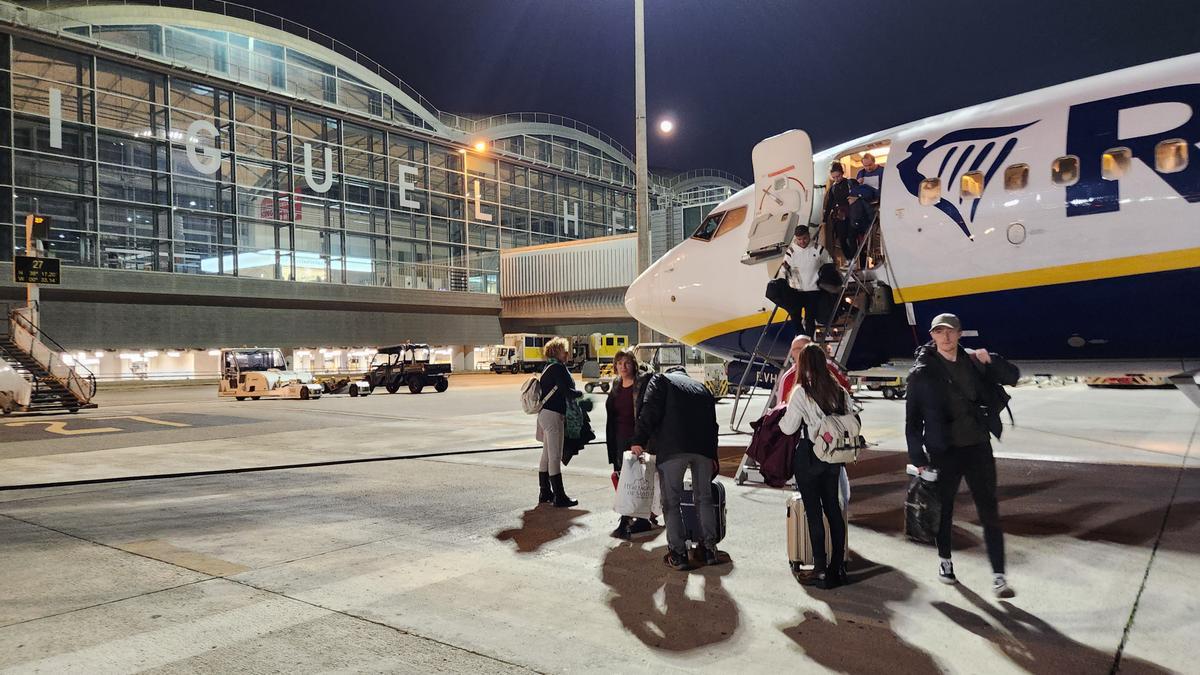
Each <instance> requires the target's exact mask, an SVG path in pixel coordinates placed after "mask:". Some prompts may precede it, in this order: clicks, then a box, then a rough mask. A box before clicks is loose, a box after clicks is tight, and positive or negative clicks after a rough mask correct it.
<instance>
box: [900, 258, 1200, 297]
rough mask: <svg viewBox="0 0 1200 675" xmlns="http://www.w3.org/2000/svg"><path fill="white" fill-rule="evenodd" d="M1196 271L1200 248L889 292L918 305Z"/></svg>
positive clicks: (1199, 259)
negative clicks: (1101, 280) (1035, 287)
mask: <svg viewBox="0 0 1200 675" xmlns="http://www.w3.org/2000/svg"><path fill="white" fill-rule="evenodd" d="M1192 267H1200V248H1186V249H1182V250H1179V251H1166V252H1164V253H1147V254H1144V255H1136V256H1129V257H1127V258H1111V259H1109V260H1097V261H1094V262H1085V263H1074V264H1071V265H1060V266H1058V267H1044V268H1041V269H1035V270H1024V271H1022V272H1008V273H1005V274H991V275H988V276H985V277H975V278H973V279H959V280H957V281H944V282H940V283H936V284H924V285H922V286H909V287H908V288H896V289H893V290H892V297H893V299H895V301H896V302H921V301H922V300H936V299H938V298H953V297H955V296H959V295H975V294H977V293H995V292H997V291H1011V290H1014V289H1018V288H1032V287H1034V286H1050V285H1053V284H1069V283H1074V282H1079V281H1095V280H1097V279H1112V278H1115V277H1127V276H1132V275H1135V274H1152V273H1154V272H1170V271H1173V270H1184V269H1190V268H1192Z"/></svg>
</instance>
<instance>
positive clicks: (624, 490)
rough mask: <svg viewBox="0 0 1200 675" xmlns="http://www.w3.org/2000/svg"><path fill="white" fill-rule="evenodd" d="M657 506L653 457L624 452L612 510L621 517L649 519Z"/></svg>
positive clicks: (656, 480)
mask: <svg viewBox="0 0 1200 675" xmlns="http://www.w3.org/2000/svg"><path fill="white" fill-rule="evenodd" d="M657 504H658V476H657V472H656V471H655V470H654V455H650V454H646V453H643V454H642V455H641V456H640V457H637V456H634V454H633V453H632V452H629V451H626V452H625V454H624V456H623V458H622V461H621V479H620V480H619V481H618V482H617V496H616V499H615V501H614V503H613V510H614V511H616V512H617V513H619V514H621V515H623V516H632V517H634V518H649V517H650V516H651V514H653V513H654V507H655V506H656V505H657Z"/></svg>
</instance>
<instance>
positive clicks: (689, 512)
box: [679, 481, 725, 547]
mask: <svg viewBox="0 0 1200 675" xmlns="http://www.w3.org/2000/svg"><path fill="white" fill-rule="evenodd" d="M712 503H713V509H714V510H716V512H717V542H718V543H719V542H720V541H721V540H722V539H724V538H725V486H724V485H723V484H721V483H719V482H717V481H713V482H712ZM679 510H680V511H681V512H682V513H683V532H684V538H685V539H687V540H688V542H689V543H690V545H691V546H693V547H696V546H699V545H700V543H701V542H703V541H704V532H703V528H701V527H700V516H699V514H697V513H696V500H695V499H694V498H693V497H692V482H691V481H685V482H684V484H683V499H681V500H680V501H679Z"/></svg>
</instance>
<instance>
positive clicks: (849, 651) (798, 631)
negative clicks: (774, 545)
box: [782, 557, 941, 673]
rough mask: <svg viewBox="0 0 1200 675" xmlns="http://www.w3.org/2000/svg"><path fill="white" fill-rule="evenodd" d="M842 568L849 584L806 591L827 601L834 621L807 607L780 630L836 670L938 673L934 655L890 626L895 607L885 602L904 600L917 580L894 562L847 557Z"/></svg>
mask: <svg viewBox="0 0 1200 675" xmlns="http://www.w3.org/2000/svg"><path fill="white" fill-rule="evenodd" d="M847 571H848V573H849V577H850V584H849V585H846V586H841V587H839V588H835V589H833V590H828V591H822V590H815V589H814V590H812V591H810V594H811V595H812V597H813V598H815V599H817V600H821V601H823V602H825V603H827V604H828V605H829V608H830V609H831V610H832V611H833V617H834V620H833V622H830V621H828V620H826V619H825V617H823V616H821V615H820V614H818V613H817V612H814V611H812V610H808V611H806V612H804V618H803V620H802V621H801V622H800V623H798V624H796V625H794V626H789V627H786V628H783V629H782V632H783V634H784V635H786V636H787V637H788V638H790V639H791V640H792V641H793V642H795V643H796V644H797V645H799V646H800V648H801V649H803V650H804V654H805V655H806V656H808V657H809V658H810V659H812V660H813V661H815V662H817V663H819V664H820V665H822V666H824V667H825V668H828V669H830V670H833V671H837V672H843V673H881V672H889V671H896V670H899V671H900V672H904V673H939V672H941V669H940V668H939V667H938V664H937V661H935V660H934V658H933V656H931V655H930V654H928V653H927V652H925V651H923V650H921V649H920V648H918V647H917V646H916V645H913V644H910V643H908V642H906V641H905V640H904V638H902V637H900V635H899V634H897V633H896V631H895V630H894V629H893V628H892V626H891V622H892V619H893V617H894V615H895V612H894V611H893V610H892V609H891V608H890V607H888V603H899V602H904V601H906V600H908V599H909V598H910V597H912V595H913V592H915V591H916V589H917V584H916V582H914V581H913V580H912V579H910V578H909V577H908V576H907V575H905V574H904V573H902V572H900V571H898V570H896V569H895V568H893V567H889V566H887V565H880V564H877V563H873V562H871V561H870V560H867V559H865V558H861V557H859V558H856V559H852V560H851V561H850V562H849V563H848V564H847Z"/></svg>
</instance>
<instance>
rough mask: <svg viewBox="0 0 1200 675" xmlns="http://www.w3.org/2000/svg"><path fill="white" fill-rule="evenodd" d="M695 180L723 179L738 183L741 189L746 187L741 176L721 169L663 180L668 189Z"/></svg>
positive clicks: (693, 171) (696, 170)
mask: <svg viewBox="0 0 1200 675" xmlns="http://www.w3.org/2000/svg"><path fill="white" fill-rule="evenodd" d="M693 178H721V179H724V180H727V181H729V182H731V183H736V184H737V185H738V186H739V187H746V181H744V180H742V178H741V177H740V176H737V175H735V174H732V173H729V172H728V171H722V170H721V169H694V170H692V171H688V172H687V173H681V174H676V175H674V176H670V177H666V178H662V179H661V181H662V183H663V185H665V186H667V187H675V186H676V185H679V184H680V183H682V182H684V181H689V180H692V179H693Z"/></svg>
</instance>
